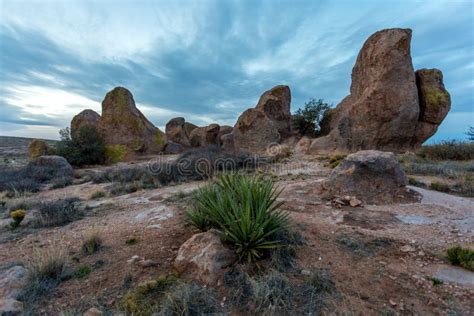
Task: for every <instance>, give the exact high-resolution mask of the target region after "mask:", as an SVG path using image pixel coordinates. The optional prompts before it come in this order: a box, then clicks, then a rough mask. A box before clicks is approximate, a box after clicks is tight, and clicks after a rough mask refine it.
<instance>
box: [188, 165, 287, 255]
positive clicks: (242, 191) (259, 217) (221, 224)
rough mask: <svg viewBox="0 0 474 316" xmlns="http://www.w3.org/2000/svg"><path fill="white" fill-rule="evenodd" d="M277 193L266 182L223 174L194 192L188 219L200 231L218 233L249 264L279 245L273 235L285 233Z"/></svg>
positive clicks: (278, 191) (239, 175)
mask: <svg viewBox="0 0 474 316" xmlns="http://www.w3.org/2000/svg"><path fill="white" fill-rule="evenodd" d="M280 193H281V191H280V190H278V189H277V188H275V186H274V185H273V183H272V182H271V181H269V180H264V179H262V178H260V177H256V176H253V177H250V176H245V175H242V174H224V175H221V176H220V177H219V178H217V180H216V181H215V182H212V183H209V184H207V185H205V186H203V187H202V188H200V189H199V190H197V192H196V193H195V195H194V206H193V208H192V209H191V210H189V211H188V218H189V219H190V221H191V223H192V224H193V225H194V226H196V227H197V228H199V229H201V230H206V229H209V228H217V229H219V230H220V231H222V233H223V236H224V238H225V240H226V241H227V242H229V243H230V244H232V245H234V246H235V247H236V250H237V253H238V254H239V256H240V258H241V260H248V261H251V260H253V259H256V258H258V257H260V256H261V254H262V251H264V250H268V249H272V248H276V247H279V246H280V245H281V243H280V242H279V240H277V239H276V235H277V233H279V232H282V231H285V230H286V228H287V224H288V214H287V213H285V212H282V211H281V210H280V209H279V208H280V207H281V205H282V204H283V202H278V201H277V198H278V196H279V195H280Z"/></svg>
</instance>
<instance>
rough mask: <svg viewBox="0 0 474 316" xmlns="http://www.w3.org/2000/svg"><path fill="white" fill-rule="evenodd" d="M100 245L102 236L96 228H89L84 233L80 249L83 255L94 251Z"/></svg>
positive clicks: (98, 248)
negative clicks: (89, 229)
mask: <svg viewBox="0 0 474 316" xmlns="http://www.w3.org/2000/svg"><path fill="white" fill-rule="evenodd" d="M101 247H102V238H101V237H100V234H99V232H98V231H97V230H91V231H89V232H87V233H86V234H85V235H84V242H83V243H82V247H81V251H82V253H83V254H85V255H91V254H93V253H96V252H97V251H99V250H100V248H101Z"/></svg>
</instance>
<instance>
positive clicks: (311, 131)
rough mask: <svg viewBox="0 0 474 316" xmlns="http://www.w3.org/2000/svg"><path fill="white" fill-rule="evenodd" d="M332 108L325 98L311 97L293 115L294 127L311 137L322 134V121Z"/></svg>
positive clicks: (292, 123)
mask: <svg viewBox="0 0 474 316" xmlns="http://www.w3.org/2000/svg"><path fill="white" fill-rule="evenodd" d="M330 108H331V106H330V105H329V104H327V103H325V102H324V100H323V99H319V100H316V99H310V100H309V101H308V102H306V103H305V105H304V108H303V109H301V108H300V109H298V110H297V111H296V112H295V113H294V114H293V115H292V116H291V125H292V129H293V130H297V131H298V132H299V133H300V134H301V135H305V136H309V137H318V136H321V122H322V121H323V118H324V116H325V115H326V112H327V111H328V110H329V109H330Z"/></svg>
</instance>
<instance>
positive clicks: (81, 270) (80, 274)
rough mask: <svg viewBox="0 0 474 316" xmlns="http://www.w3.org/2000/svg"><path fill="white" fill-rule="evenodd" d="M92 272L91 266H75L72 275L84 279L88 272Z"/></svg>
mask: <svg viewBox="0 0 474 316" xmlns="http://www.w3.org/2000/svg"><path fill="white" fill-rule="evenodd" d="M91 272H92V268H91V267H89V266H82V267H79V268H77V269H76V270H74V272H73V274H72V275H73V276H74V277H75V278H76V279H84V278H85V277H87V276H88V275H89V274H90V273H91Z"/></svg>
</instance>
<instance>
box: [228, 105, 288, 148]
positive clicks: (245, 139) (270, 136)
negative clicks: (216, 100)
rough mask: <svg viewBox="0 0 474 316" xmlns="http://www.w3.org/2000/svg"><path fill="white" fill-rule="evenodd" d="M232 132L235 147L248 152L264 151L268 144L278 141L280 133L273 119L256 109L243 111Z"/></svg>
mask: <svg viewBox="0 0 474 316" xmlns="http://www.w3.org/2000/svg"><path fill="white" fill-rule="evenodd" d="M232 134H233V143H234V147H235V149H238V150H239V151H242V152H248V153H265V152H266V150H267V148H268V146H271V145H273V144H275V143H278V142H279V141H280V133H279V132H278V128H277V127H276V126H275V124H274V123H273V121H272V120H271V119H270V118H269V117H268V116H267V115H266V114H265V113H264V112H263V111H260V110H257V109H248V110H246V111H244V112H243V113H242V114H241V115H240V116H239V119H238V120H237V123H236V124H235V126H234V130H233V132H232Z"/></svg>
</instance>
